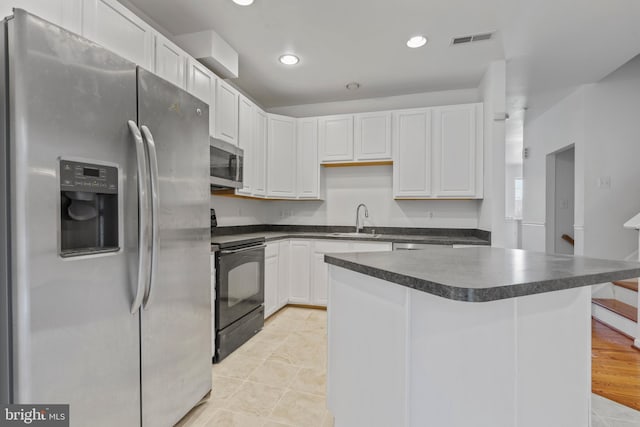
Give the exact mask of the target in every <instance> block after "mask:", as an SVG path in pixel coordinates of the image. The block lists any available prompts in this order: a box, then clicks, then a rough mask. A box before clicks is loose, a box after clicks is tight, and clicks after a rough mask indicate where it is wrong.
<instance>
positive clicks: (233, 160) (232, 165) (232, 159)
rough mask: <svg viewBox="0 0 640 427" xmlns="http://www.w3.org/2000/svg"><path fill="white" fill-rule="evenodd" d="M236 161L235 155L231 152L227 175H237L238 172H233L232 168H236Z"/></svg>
mask: <svg viewBox="0 0 640 427" xmlns="http://www.w3.org/2000/svg"><path fill="white" fill-rule="evenodd" d="M236 164H237V161H236V155H235V154H232V155H230V156H229V176H237V175H238V172H235V173H234V172H233V171H234V170H237V167H236Z"/></svg>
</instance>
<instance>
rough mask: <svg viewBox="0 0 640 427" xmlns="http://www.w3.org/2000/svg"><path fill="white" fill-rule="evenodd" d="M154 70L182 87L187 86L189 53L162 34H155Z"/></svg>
mask: <svg viewBox="0 0 640 427" xmlns="http://www.w3.org/2000/svg"><path fill="white" fill-rule="evenodd" d="M154 39H155V67H154V70H153V71H154V72H155V73H156V74H157V75H159V76H160V77H162V78H163V79H165V80H167V81H170V82H171V83H173V84H174V85H176V86H178V87H179V88H181V89H185V88H186V78H185V71H186V69H187V60H188V58H189V55H188V54H187V53H186V52H185V51H183V50H182V49H180V48H179V47H178V46H176V45H175V44H173V42H171V41H170V40H169V39H167V38H166V37H164V36H162V35H161V34H155V36H154Z"/></svg>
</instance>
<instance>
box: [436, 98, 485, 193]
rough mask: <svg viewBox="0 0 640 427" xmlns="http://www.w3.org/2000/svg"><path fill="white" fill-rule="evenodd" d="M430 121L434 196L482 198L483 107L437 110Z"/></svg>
mask: <svg viewBox="0 0 640 427" xmlns="http://www.w3.org/2000/svg"><path fill="white" fill-rule="evenodd" d="M433 119H434V121H433V135H434V138H433V160H434V161H433V172H434V173H433V194H434V196H436V197H478V196H479V195H480V197H481V186H482V184H481V183H482V171H481V168H482V166H481V165H482V163H480V162H478V158H479V156H481V155H482V133H481V132H482V104H467V105H453V106H447V107H437V108H434V109H433ZM479 169H480V170H479ZM478 187H480V188H478Z"/></svg>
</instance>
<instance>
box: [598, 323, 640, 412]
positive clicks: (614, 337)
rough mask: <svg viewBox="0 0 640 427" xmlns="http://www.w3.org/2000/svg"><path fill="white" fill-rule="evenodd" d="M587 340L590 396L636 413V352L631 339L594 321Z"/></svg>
mask: <svg viewBox="0 0 640 427" xmlns="http://www.w3.org/2000/svg"><path fill="white" fill-rule="evenodd" d="M591 337H592V344H591V347H592V351H591V360H592V364H591V376H592V380H591V390H592V391H593V393H595V394H598V395H600V396H603V397H606V398H607V399H610V400H613V401H615V402H618V403H621V404H623V405H625V406H628V407H630V408H633V409H636V410H640V351H639V350H636V349H635V348H633V347H632V340H631V339H629V338H627V337H626V336H624V335H622V334H620V333H619V332H616V331H614V330H613V329H610V328H608V327H607V326H605V325H603V324H602V323H600V322H598V321H596V320H592V321H591Z"/></svg>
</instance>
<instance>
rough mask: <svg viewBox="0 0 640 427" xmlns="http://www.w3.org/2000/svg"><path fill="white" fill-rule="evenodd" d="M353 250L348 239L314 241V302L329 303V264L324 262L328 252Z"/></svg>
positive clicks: (315, 303) (322, 304)
mask: <svg viewBox="0 0 640 427" xmlns="http://www.w3.org/2000/svg"><path fill="white" fill-rule="evenodd" d="M347 252H351V245H350V243H349V242H348V241H334V240H326V241H323V240H318V241H316V242H315V243H314V249H313V275H312V280H311V282H312V286H311V289H312V293H313V299H312V302H311V303H312V304H314V305H320V306H326V305H327V289H328V277H329V266H328V264H327V263H325V262H324V255H325V254H327V253H347Z"/></svg>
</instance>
